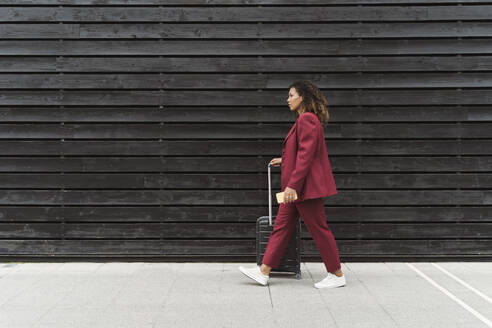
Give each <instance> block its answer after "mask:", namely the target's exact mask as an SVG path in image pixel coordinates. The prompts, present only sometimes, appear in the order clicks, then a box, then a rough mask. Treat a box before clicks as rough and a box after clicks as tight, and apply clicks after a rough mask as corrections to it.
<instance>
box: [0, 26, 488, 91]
mask: <svg viewBox="0 0 492 328" xmlns="http://www.w3.org/2000/svg"><path fill="white" fill-rule="evenodd" d="M491 30H492V26H491ZM295 78H296V75H294V74H292V75H291V74H270V73H267V74H262V75H258V74H227V75H223V74H204V73H201V74H166V75H162V74H159V73H143V74H70V73H68V74H62V75H60V74H34V73H31V74H0V89H19V88H22V89H161V88H162V89H168V90H169V89H181V88H183V89H201V88H203V86H204V85H207V88H216V89H225V90H227V89H237V88H241V89H265V90H268V89H273V88H279V87H281V86H283V85H285V84H286V82H285V81H291V80H293V79H295ZM304 78H306V79H309V80H312V81H316V83H317V86H318V87H320V88H323V89H344V88H350V89H352V88H362V89H378V88H391V89H396V88H419V89H424V88H486V87H489V88H490V87H492V73H489V72H482V73H455V72H450V73H404V74H401V73H384V74H381V73H379V74H371V73H367V74H364V75H363V76H361V75H360V74H358V73H345V74H315V75H314V74H313V75H304ZM224 81H227V84H225V83H224Z"/></svg>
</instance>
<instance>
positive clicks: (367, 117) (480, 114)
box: [0, 105, 492, 135]
mask: <svg viewBox="0 0 492 328" xmlns="http://www.w3.org/2000/svg"><path fill="white" fill-rule="evenodd" d="M329 106H330V109H329V111H330V123H329V127H325V135H327V134H329V133H330V130H331V127H332V126H334V125H335V123H336V122H361V123H363V122H408V123H410V122H441V123H442V122H453V123H455V121H470V122H472V121H473V122H480V121H484V122H489V121H492V111H491V110H490V106H488V105H460V106H452V105H450V106H439V105H435V106H421V105H413V106H412V105H409V106H406V105H400V106H391V105H389V106H338V105H334V106H332V105H329ZM211 109H212V108H210V107H206V106H193V107H190V106H179V107H178V106H166V107H165V108H164V110H162V108H159V107H158V106H148V107H147V106H146V107H143V106H133V107H126V108H125V110H124V111H122V110H121V108H120V107H116V108H115V107H90V106H83V107H73V106H70V107H63V108H59V107H53V106H51V107H30V106H26V107H9V106H5V107H0V116H1V117H2V122H3V123H16V122H33V123H43V122H52V123H53V122H57V123H58V122H66V123H69V122H80V123H86V122H97V123H115V124H117V123H137V122H141V123H152V122H154V123H157V122H158V123H161V122H163V123H165V124H166V125H167V124H172V123H239V122H241V123H252V122H254V123H256V124H259V123H264V124H267V123H272V122H275V123H278V122H286V123H285V124H291V121H292V117H293V116H292V113H290V112H286V111H285V107H284V106H269V107H268V108H266V109H265V108H258V107H253V106H241V107H237V106H224V107H213V110H211Z"/></svg>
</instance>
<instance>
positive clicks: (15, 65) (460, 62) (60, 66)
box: [0, 54, 492, 73]
mask: <svg viewBox="0 0 492 328" xmlns="http://www.w3.org/2000/svg"><path fill="white" fill-rule="evenodd" d="M316 55H317V54H315V56H311V55H310V56H309V57H283V58H278V57H241V58H235V57H192V58H186V57H182V58H181V57H165V58H158V57H157V56H155V57H144V58H142V57H117V56H113V57H85V58H84V57H56V56H46V57H29V56H11V57H1V56H0V72H54V71H58V72H97V73H103V72H178V73H184V72H238V71H239V72H254V73H258V72H272V71H275V72H301V73H309V72H314V73H319V72H326V73H330V72H378V71H385V72H391V71H397V72H414V71H418V72H424V71H430V72H440V71H447V72H456V71H460V72H462V71H491V70H492V56H480V55H473V56H434V55H426V56H420V55H413V56H400V55H399V56H377V57H372V56H369V57H367V56H365V57H364V56H360V57H348V56H337V57H320V56H316Z"/></svg>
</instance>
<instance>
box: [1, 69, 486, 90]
mask: <svg viewBox="0 0 492 328" xmlns="http://www.w3.org/2000/svg"><path fill="white" fill-rule="evenodd" d="M296 76H297V75H294V74H275V73H267V74H261V75H258V74H207V73H200V74H158V73H140V74H72V73H65V74H36V73H30V74H1V75H0V88H1V89H19V88H23V89H27V88H35V89H77V90H78V89H120V90H122V89H158V88H163V89H181V88H186V89H201V88H203V85H204V84H206V85H207V87H208V88H209V89H214V88H217V89H222V90H227V89H238V88H241V89H253V90H256V89H263V90H269V89H275V88H279V87H285V85H286V81H294V80H295V79H296ZM304 78H306V79H308V80H310V81H313V82H314V83H315V84H316V85H317V86H318V87H319V88H322V89H342V88H343V89H352V88H363V89H379V88H392V89H396V88H420V89H432V88H472V87H475V88H477V87H480V88H486V87H489V88H490V87H492V73H490V72H481V73H459V74H457V73H455V72H449V73H404V74H401V73H366V74H360V73H344V74H329V73H327V74H315V75H314V74H313V75H309V74H305V75H304ZM224 81H227V83H224Z"/></svg>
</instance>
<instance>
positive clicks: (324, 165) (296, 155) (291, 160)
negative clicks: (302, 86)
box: [281, 112, 338, 201]
mask: <svg viewBox="0 0 492 328" xmlns="http://www.w3.org/2000/svg"><path fill="white" fill-rule="evenodd" d="M281 169H282V177H281V180H282V191H285V187H290V188H292V189H294V190H295V191H296V192H297V197H298V199H297V200H296V201H303V200H306V199H311V198H320V197H327V196H331V195H335V194H337V193H338V192H337V188H336V185H335V179H334V178H333V173H332V171H331V165H330V160H329V159H328V154H327V152H326V142H325V134H324V131H323V127H322V126H321V123H320V121H319V119H318V117H317V116H316V114H314V113H311V112H304V113H302V114H301V115H300V116H299V117H298V118H297V120H296V122H295V123H294V125H293V126H292V128H291V129H290V131H289V133H288V134H287V137H285V140H284V142H283V144H282V164H281Z"/></svg>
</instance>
